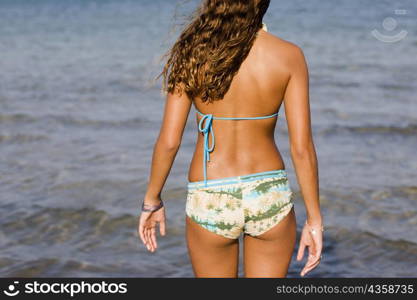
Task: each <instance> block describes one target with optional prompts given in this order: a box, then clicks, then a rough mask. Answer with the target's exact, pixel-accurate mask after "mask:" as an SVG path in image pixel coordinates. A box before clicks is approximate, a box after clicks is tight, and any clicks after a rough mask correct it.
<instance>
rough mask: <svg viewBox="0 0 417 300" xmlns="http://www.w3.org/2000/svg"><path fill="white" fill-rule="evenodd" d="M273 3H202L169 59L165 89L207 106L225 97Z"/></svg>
mask: <svg viewBox="0 0 417 300" xmlns="http://www.w3.org/2000/svg"><path fill="white" fill-rule="evenodd" d="M269 3H270V0H204V1H203V2H202V3H201V5H200V6H199V7H198V8H197V10H196V11H195V12H194V17H193V18H192V19H191V22H190V23H189V24H188V25H186V26H185V28H184V29H183V31H182V33H181V35H180V36H179V38H178V40H177V41H176V42H175V44H174V46H173V47H172V48H171V49H170V50H169V51H168V52H167V53H166V54H165V55H164V56H165V57H168V59H167V61H166V64H165V66H164V68H163V71H162V72H161V73H160V74H159V76H158V78H159V77H160V76H161V75H163V79H164V80H163V91H164V92H169V93H179V94H180V95H181V94H182V92H185V93H186V94H187V96H188V97H189V98H190V99H192V100H194V99H195V98H196V97H199V98H201V100H202V101H203V102H206V101H209V102H212V101H214V100H220V99H223V97H224V95H225V94H226V92H227V91H228V89H229V87H230V84H231V82H232V79H233V77H234V76H235V74H236V72H237V71H238V70H239V68H240V65H241V64H242V62H243V61H244V60H245V58H246V57H247V56H248V54H249V51H250V49H251V47H252V45H253V42H254V40H255V39H256V36H257V32H258V31H259V29H260V28H262V19H263V16H264V15H265V13H266V11H267V9H268V7H269Z"/></svg>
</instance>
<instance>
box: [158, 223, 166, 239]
mask: <svg viewBox="0 0 417 300" xmlns="http://www.w3.org/2000/svg"><path fill="white" fill-rule="evenodd" d="M159 233H160V234H161V235H162V236H164V235H165V233H166V232H165V220H163V221H161V222H159Z"/></svg>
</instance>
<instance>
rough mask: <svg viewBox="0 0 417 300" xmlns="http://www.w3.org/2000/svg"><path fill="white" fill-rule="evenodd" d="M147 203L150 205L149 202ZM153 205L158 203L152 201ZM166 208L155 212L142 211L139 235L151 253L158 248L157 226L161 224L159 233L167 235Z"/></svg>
mask: <svg viewBox="0 0 417 300" xmlns="http://www.w3.org/2000/svg"><path fill="white" fill-rule="evenodd" d="M145 203H147V204H150V203H149V201H145ZM151 203H152V204H151V205H156V204H157V203H158V202H157V201H152V202H151ZM165 220H166V219H165V207H164V206H162V207H161V208H160V209H158V210H157V211H154V212H147V211H142V213H141V215H140V217H139V224H138V234H139V237H140V239H141V240H142V242H143V243H144V244H145V246H146V248H147V249H148V250H149V251H150V252H154V251H155V250H156V248H158V244H157V242H156V225H157V224H158V223H159V233H160V234H161V236H164V235H165Z"/></svg>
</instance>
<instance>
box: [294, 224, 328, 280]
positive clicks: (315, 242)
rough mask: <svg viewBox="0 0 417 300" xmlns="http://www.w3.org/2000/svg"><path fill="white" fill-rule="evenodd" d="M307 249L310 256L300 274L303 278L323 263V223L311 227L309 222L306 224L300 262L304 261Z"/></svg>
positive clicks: (299, 251) (298, 256) (302, 235)
mask: <svg viewBox="0 0 417 300" xmlns="http://www.w3.org/2000/svg"><path fill="white" fill-rule="evenodd" d="M306 247H308V252H309V255H308V259H307V263H306V265H305V266H304V268H303V270H302V271H301V273H300V274H301V276H304V275H305V274H307V273H308V272H310V271H311V270H312V269H314V268H315V267H317V266H318V264H319V263H320V261H321V252H322V249H323V226H322V224H321V222H319V223H315V224H311V225H310V224H307V222H306V223H305V224H304V228H303V231H302V233H301V239H300V246H299V248H298V254H297V260H298V261H300V260H302V259H303V256H304V250H305V248H306Z"/></svg>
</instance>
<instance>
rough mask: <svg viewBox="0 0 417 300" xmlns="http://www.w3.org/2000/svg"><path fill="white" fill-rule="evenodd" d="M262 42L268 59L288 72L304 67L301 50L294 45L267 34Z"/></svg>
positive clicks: (303, 57)
mask: <svg viewBox="0 0 417 300" xmlns="http://www.w3.org/2000/svg"><path fill="white" fill-rule="evenodd" d="M264 41H265V45H266V47H267V52H268V57H269V59H270V60H272V61H274V62H276V63H277V64H279V65H280V66H281V67H285V68H286V69H287V68H288V70H290V69H292V68H294V67H296V66H304V65H305V64H306V60H305V56H304V52H303V50H302V49H301V47H300V46H298V45H296V44H295V43H293V42H290V41H287V40H284V39H282V38H280V37H278V36H276V35H274V34H272V33H269V32H266V33H265V39H264Z"/></svg>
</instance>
